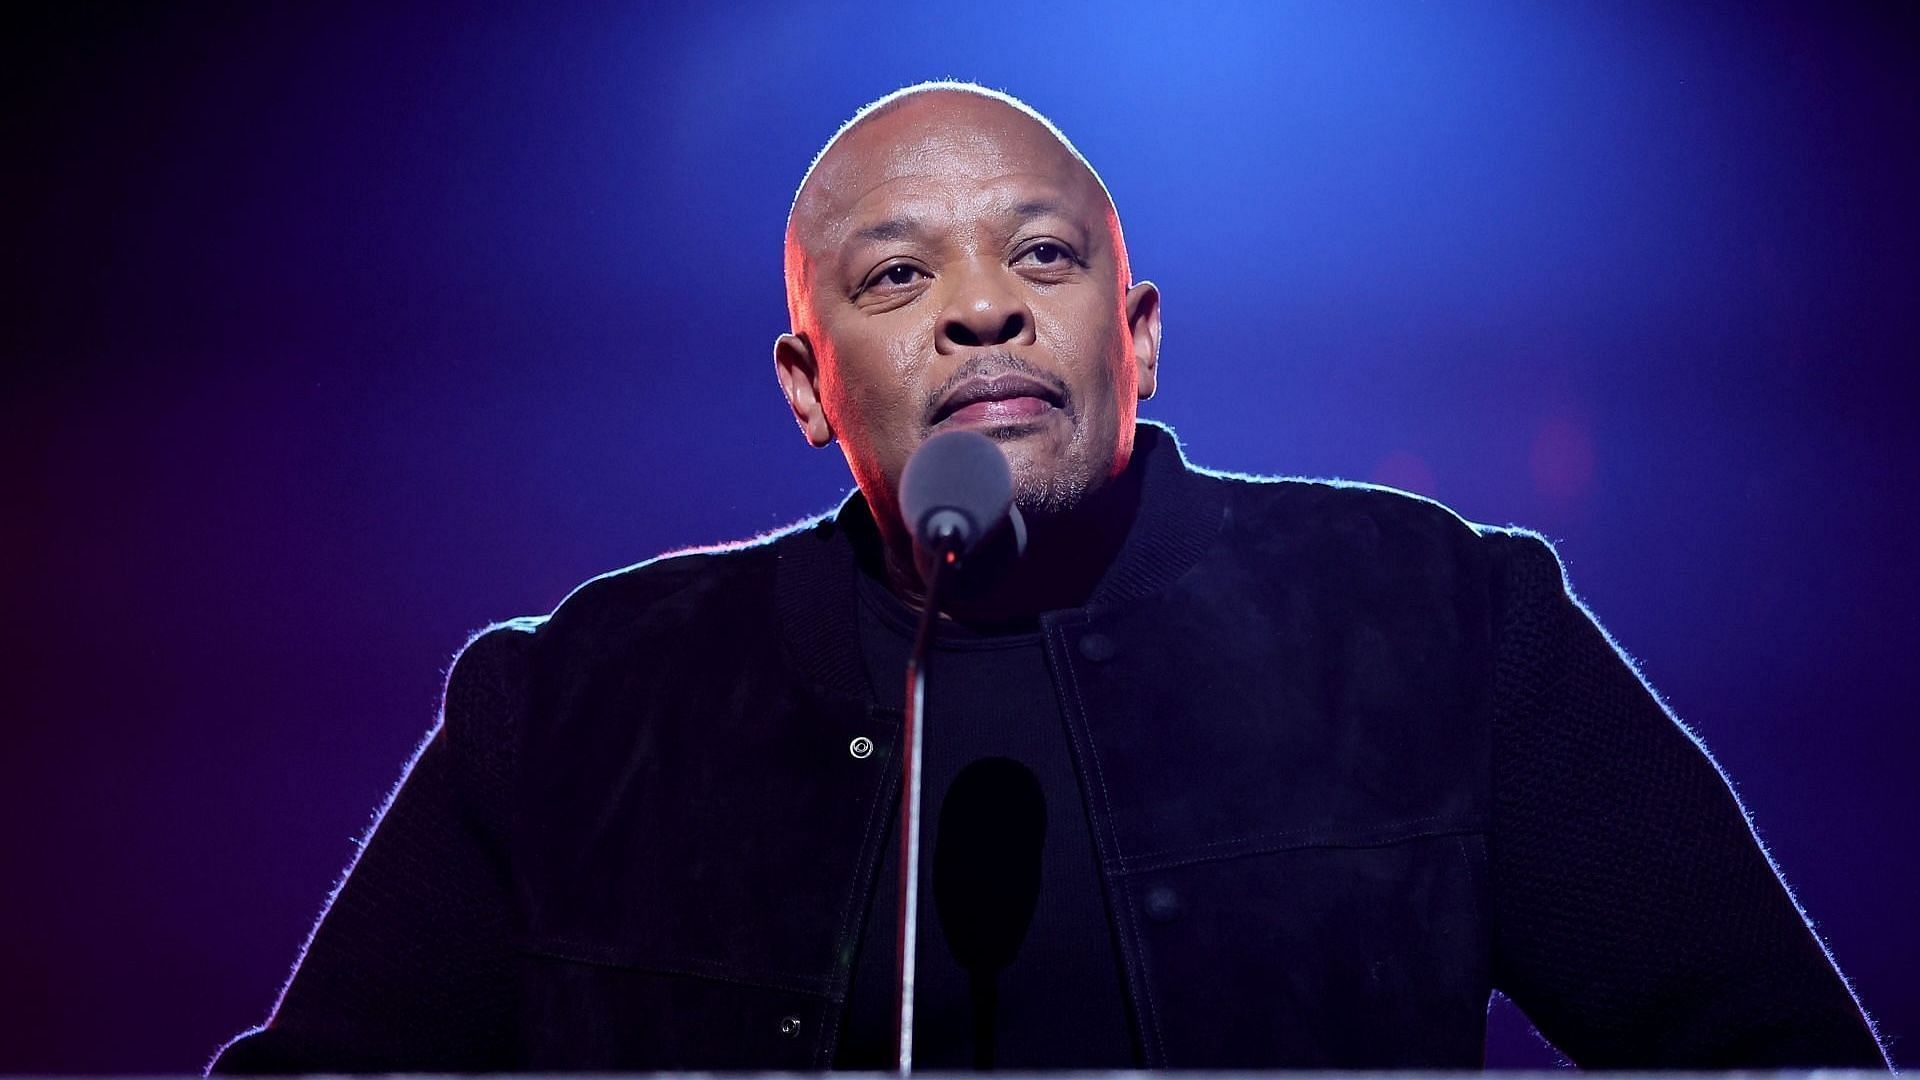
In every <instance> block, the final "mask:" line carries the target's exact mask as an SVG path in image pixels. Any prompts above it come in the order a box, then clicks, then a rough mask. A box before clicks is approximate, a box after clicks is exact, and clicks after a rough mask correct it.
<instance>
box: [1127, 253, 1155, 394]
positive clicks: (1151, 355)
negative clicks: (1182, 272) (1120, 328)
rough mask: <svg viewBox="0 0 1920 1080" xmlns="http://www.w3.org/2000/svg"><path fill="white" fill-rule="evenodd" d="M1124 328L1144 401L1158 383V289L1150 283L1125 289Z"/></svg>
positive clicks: (1142, 283) (1145, 282)
mask: <svg viewBox="0 0 1920 1080" xmlns="http://www.w3.org/2000/svg"><path fill="white" fill-rule="evenodd" d="M1127 329H1128V330H1130V331H1132V333H1133V366H1134V369H1135V371H1136V373H1137V375H1138V384H1139V385H1138V390H1139V394H1140V400H1141V401H1145V400H1147V399H1148V398H1150V397H1152V396H1153V392H1154V390H1155V389H1156V388H1157V387H1158V386H1159V380H1160V289H1159V287H1158V286H1156V285H1154V283H1153V282H1151V281H1143V282H1141V283H1140V284H1138V285H1135V286H1134V287H1133V288H1131V289H1128V290H1127Z"/></svg>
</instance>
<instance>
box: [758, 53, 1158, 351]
mask: <svg viewBox="0 0 1920 1080" xmlns="http://www.w3.org/2000/svg"><path fill="white" fill-rule="evenodd" d="M942 105H945V106H947V107H948V108H947V109H946V110H945V111H944V112H943V111H941V110H939V108H938V107H939V106H942ZM916 106H919V107H922V108H923V109H926V110H927V111H928V112H929V113H930V114H931V121H932V122H933V123H939V122H940V120H941V119H943V118H944V119H947V120H949V121H953V120H958V119H960V118H961V117H963V116H964V115H965V114H966V113H967V112H969V111H973V112H974V113H975V115H976V116H977V115H978V112H980V111H987V112H994V111H998V112H1003V113H1005V114H1008V115H1007V117H1006V119H1008V120H1009V121H1010V122H1012V123H1016V124H1019V123H1023V122H1024V123H1028V124H1032V125H1034V126H1035V127H1037V128H1039V129H1040V130H1042V131H1044V132H1045V133H1046V134H1047V136H1048V137H1049V138H1050V139H1051V140H1052V142H1053V143H1054V144H1056V145H1057V146H1058V147H1059V149H1060V151H1061V152H1062V153H1064V154H1065V155H1066V157H1068V158H1070V159H1071V160H1072V161H1073V162H1074V163H1075V164H1076V165H1077V166H1078V167H1079V170H1080V172H1081V173H1083V174H1084V175H1085V178H1086V180H1087V181H1088V182H1090V183H1091V184H1092V186H1093V187H1094V188H1097V189H1098V190H1099V192H1100V198H1101V199H1102V201H1104V202H1105V203H1106V207H1107V212H1108V214H1109V215H1111V217H1112V220H1113V232H1114V242H1115V250H1116V252H1117V254H1118V256H1119V268H1120V271H1121V273H1122V283H1123V285H1124V284H1130V283H1131V281H1130V279H1129V278H1128V277H1127V276H1126V275H1127V274H1128V267H1127V254H1126V245H1125V243H1124V241H1123V239H1122V237H1121V233H1120V214H1119V211H1118V210H1117V209H1116V208H1115V206H1114V203H1113V195H1112V193H1111V192H1109V191H1108V190H1107V184H1106V181H1104V180H1102V179H1100V174H1099V173H1098V172H1097V171H1095V169H1094V167H1093V164H1092V163H1091V162H1089V161H1088V160H1087V158H1086V155H1084V154H1082V153H1081V152H1080V149H1079V148H1078V147H1076V146H1074V145H1073V141H1072V140H1071V139H1068V138H1067V136H1066V134H1065V133H1064V132H1062V131H1061V130H1060V129H1059V128H1058V127H1056V126H1054V123H1053V121H1051V120H1049V119H1047V118H1046V117H1045V116H1042V115H1041V114H1040V112H1039V111H1038V110H1036V109H1034V107H1033V106H1031V105H1028V104H1027V103H1026V102H1024V101H1021V100H1020V99H1019V98H1017V97H1014V96H1013V95H1011V94H1007V93H1003V92H1001V91H999V90H993V89H989V88H987V87H985V86H981V85H979V84H978V83H970V82H954V81H950V80H940V81H934V82H923V83H916V84H914V85H913V86H908V87H904V88H902V89H899V90H895V91H894V92H893V93H891V94H888V95H886V96H885V97H882V98H879V99H876V100H874V101H871V102H868V103H867V104H866V105H864V106H862V107H861V108H860V110H859V111H858V112H855V113H854V114H853V116H852V117H851V118H850V119H848V120H847V122H846V123H844V124H841V125H840V129H839V130H838V131H836V132H834V133H833V137H832V138H830V139H828V140H827V141H826V144H825V145H824V146H822V147H821V148H820V151H819V152H818V153H816V154H815V155H814V156H813V163H812V164H810V165H808V166H807V171H806V174H805V175H804V176H803V177H801V179H800V186H799V187H798V188H797V189H795V191H794V194H793V203H792V205H790V206H789V207H788V209H787V231H786V253H787V254H786V270H787V274H786V278H787V315H788V317H789V319H790V320H791V321H792V324H793V326H794V328H795V330H796V332H797V331H798V330H799V327H800V324H801V321H802V312H803V311H804V310H805V298H804V296H803V295H802V294H801V290H800V289H798V288H797V287H796V286H797V285H798V284H799V281H801V280H804V278H805V270H806V268H805V264H804V258H805V255H806V253H807V251H808V249H809V248H810V247H812V246H817V245H818V243H819V230H820V228H821V226H822V219H823V218H826V219H828V220H831V216H832V215H833V213H834V211H835V210H836V209H838V207H837V206H836V204H835V201H834V198H833V195H834V193H835V192H834V189H835V181H836V180H839V179H841V177H839V176H837V175H836V170H835V167H834V166H835V163H834V162H833V161H832V158H833V156H834V151H835V150H836V148H838V147H839V146H840V145H841V144H842V143H844V142H848V141H849V140H850V139H851V138H852V137H853V136H854V135H855V133H856V132H857V131H859V130H860V129H861V128H863V127H865V126H866V125H867V124H868V123H870V122H871V121H875V120H879V119H882V118H884V117H886V116H889V115H891V114H893V113H896V112H899V111H901V110H903V109H911V108H914V107H916ZM816 181H817V182H816ZM822 189H826V190H825V191H823V190H822ZM797 260H798V261H797Z"/></svg>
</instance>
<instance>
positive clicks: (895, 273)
mask: <svg viewBox="0 0 1920 1080" xmlns="http://www.w3.org/2000/svg"><path fill="white" fill-rule="evenodd" d="M920 275H921V270H920V268H919V267H917V266H915V265H913V264H912V263H894V264H893V265H892V266H889V267H887V268H886V269H885V270H882V271H880V272H879V273H878V274H875V275H874V278H873V282H872V284H874V285H911V284H913V283H914V281H915V280H917V279H918V278H919V277H920Z"/></svg>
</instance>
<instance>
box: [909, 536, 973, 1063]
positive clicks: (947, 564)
mask: <svg viewBox="0 0 1920 1080" xmlns="http://www.w3.org/2000/svg"><path fill="white" fill-rule="evenodd" d="M937 540H938V545H937V546H936V547H935V549H934V551H935V555H934V558H933V560H932V562H933V566H932V568H931V569H930V570H928V571H927V575H926V576H927V596H926V606H924V607H922V608H921V609H920V624H919V628H918V629H917V630H916V631H915V632H914V635H913V651H912V652H911V653H908V654H907V702H906V705H907V707H906V723H905V724H904V726H902V728H901V729H900V744H901V746H902V747H904V748H905V749H906V751H907V755H906V761H905V763H904V764H903V765H902V766H901V769H900V919H899V921H898V922H897V923H896V924H895V925H896V926H897V927H898V928H899V934H898V937H897V939H896V941H895V945H896V947H897V948H898V951H899V953H898V954H899V957H900V967H899V969H898V970H899V972H900V985H899V987H898V991H899V993H898V996H897V997H896V998H895V999H894V1000H895V1003H896V1004H897V1005H898V1006H899V1011H898V1014H897V1015H898V1019H899V1022H900V1024H899V1027H898V1028H897V1029H896V1030H895V1041H894V1046H895V1047H896V1048H897V1049H898V1050H899V1058H898V1061H899V1073H900V1075H901V1076H905V1075H907V1074H908V1073H911V1072H912V1071H913V977H914V952H915V949H914V945H915V942H916V940H917V938H918V936H919V925H918V924H919V919H920V748H921V744H922V742H923V738H922V736H923V732H922V731H921V724H920V721H921V716H922V713H923V712H924V711H925V708H926V703H927V653H928V651H929V649H930V647H931V646H932V644H933V628H934V626H935V625H936V624H937V623H938V622H939V620H940V585H941V583H942V582H943V581H944V579H945V578H946V574H947V571H949V570H951V569H952V568H953V566H954V564H955V563H957V562H959V561H960V552H959V543H958V540H959V537H958V536H957V535H956V534H955V532H954V531H953V530H952V529H943V530H941V533H940V535H939V536H938V537H937Z"/></svg>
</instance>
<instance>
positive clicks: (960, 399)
mask: <svg viewBox="0 0 1920 1080" xmlns="http://www.w3.org/2000/svg"><path fill="white" fill-rule="evenodd" d="M1061 404H1062V399H1061V395H1060V393H1059V391H1057V390H1055V389H1054V388H1053V387H1051V386H1048V385H1047V384H1046V383H1043V382H1041V381H1039V380H1038V379H1033V378H1029V377H1027V376H1025V375H1011V374H1010V375H1001V376H998V377H996V378H992V379H974V380H969V381H967V382H963V383H961V384H960V385H959V386H956V387H954V388H953V391H952V392H951V393H949V394H948V395H947V396H946V397H944V398H941V399H940V404H939V405H937V406H935V408H934V410H933V424H934V425H935V426H939V425H941V424H945V425H948V426H965V425H970V424H1017V423H1021V422H1024V421H1027V420H1032V419H1035V418H1036V417H1040V416H1044V415H1045V414H1046V413H1048V412H1050V411H1051V410H1054V409H1057V408H1059V407H1060V406H1061Z"/></svg>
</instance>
